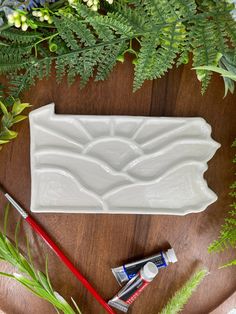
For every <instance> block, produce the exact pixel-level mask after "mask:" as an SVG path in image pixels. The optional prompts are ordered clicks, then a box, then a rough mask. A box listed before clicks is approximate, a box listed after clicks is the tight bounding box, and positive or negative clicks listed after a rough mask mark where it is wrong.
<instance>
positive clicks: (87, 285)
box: [0, 184, 115, 314]
mask: <svg viewBox="0 0 236 314" xmlns="http://www.w3.org/2000/svg"><path fill="white" fill-rule="evenodd" d="M0 191H1V192H2V193H3V194H4V195H5V197H6V199H7V200H8V201H9V202H10V203H11V204H12V206H13V207H14V208H15V209H16V210H17V211H18V212H19V214H20V215H21V216H22V217H23V218H24V220H25V221H27V223H28V224H29V225H30V226H31V228H32V229H33V230H34V231H35V232H36V233H37V234H38V235H39V236H40V237H41V238H42V239H43V240H44V241H45V242H46V243H47V245H48V246H49V247H50V248H51V249H52V250H53V251H54V253H56V255H57V256H58V257H59V259H60V260H61V261H62V262H63V263H64V264H65V265H66V266H67V268H69V270H70V271H71V272H72V273H73V274H74V275H75V277H76V278H77V279H78V280H79V281H80V282H81V283H82V284H83V285H84V287H85V288H86V289H87V290H88V291H89V292H90V293H91V294H92V295H93V297H94V298H95V299H96V300H97V301H98V302H99V303H100V304H101V305H102V306H103V308H104V309H105V310H106V311H107V313H111V314H115V312H114V311H113V309H112V308H111V307H110V306H109V305H108V304H107V302H106V301H105V300H104V299H103V298H102V297H101V296H100V295H99V294H98V292H97V291H96V290H95V289H94V288H93V287H92V286H91V284H90V283H89V282H88V281H87V279H86V278H85V277H84V276H83V275H82V274H81V273H80V271H79V270H78V269H77V268H76V267H75V266H74V265H73V264H72V262H71V261H70V260H69V259H68V258H67V257H66V256H65V254H64V253H63V252H62V251H61V250H60V248H59V247H58V246H57V245H56V243H55V242H54V241H53V240H52V239H51V238H50V237H49V235H48V234H47V233H46V232H45V231H44V230H43V229H42V228H41V227H40V226H39V224H38V223H37V222H36V221H35V220H34V219H33V218H32V217H31V216H30V215H29V214H28V213H27V212H26V211H25V210H24V209H23V208H22V207H21V206H20V205H19V204H18V203H17V202H16V201H15V200H14V199H13V198H12V197H11V195H9V194H8V193H7V191H6V190H5V189H4V187H3V186H2V185H1V184H0Z"/></svg>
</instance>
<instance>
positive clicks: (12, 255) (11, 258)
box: [0, 204, 81, 314]
mask: <svg viewBox="0 0 236 314" xmlns="http://www.w3.org/2000/svg"><path fill="white" fill-rule="evenodd" d="M8 211H9V204H8V205H7V207H6V210H5V216H4V227H3V231H0V261H4V262H8V263H9V264H11V265H12V266H14V267H15V268H16V269H17V271H18V272H17V273H16V272H14V273H13V274H10V273H5V272H0V276H5V277H9V278H12V279H14V280H16V281H18V282H19V283H20V284H21V285H22V286H24V287H25V288H27V289H28V290H29V291H30V292H32V293H33V294H35V295H36V296H38V297H40V298H42V299H44V300H46V301H48V302H49V303H51V304H52V305H53V306H54V307H55V309H57V311H58V310H59V311H61V312H63V313H65V314H76V313H78V314H81V312H80V310H79V308H78V305H77V304H76V303H75V301H74V300H73V299H72V301H73V303H74V305H75V310H74V309H73V308H72V307H71V306H70V304H69V303H68V302H67V301H66V300H65V299H64V298H63V297H62V296H61V295H60V294H59V293H58V292H56V291H55V290H54V289H53V287H52V284H51V282H50V279H49V274H48V261H47V259H46V263H45V274H44V273H43V272H42V271H40V270H36V269H35V267H34V265H33V262H32V257H31V253H30V248H29V244H28V240H27V250H28V259H27V258H26V257H25V256H24V255H23V254H21V252H20V250H19V248H18V241H17V239H18V231H19V224H17V227H16V230H15V244H14V243H13V242H12V241H10V240H9V239H8V237H7V236H6V229H7V220H8Z"/></svg>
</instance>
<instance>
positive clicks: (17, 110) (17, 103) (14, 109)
mask: <svg viewBox="0 0 236 314" xmlns="http://www.w3.org/2000/svg"><path fill="white" fill-rule="evenodd" d="M29 107H30V104H28V103H21V102H20V100H19V99H18V100H16V101H15V103H14V105H13V107H12V111H11V112H12V114H13V116H16V115H19V114H20V113H21V112H22V111H23V110H24V109H25V108H29Z"/></svg>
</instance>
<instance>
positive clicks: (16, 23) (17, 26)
mask: <svg viewBox="0 0 236 314" xmlns="http://www.w3.org/2000/svg"><path fill="white" fill-rule="evenodd" d="M14 25H15V27H16V28H20V27H21V22H20V20H15V22H14Z"/></svg>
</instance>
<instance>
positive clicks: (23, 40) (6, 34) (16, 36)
mask: <svg viewBox="0 0 236 314" xmlns="http://www.w3.org/2000/svg"><path fill="white" fill-rule="evenodd" d="M0 37H3V38H5V39H9V40H11V41H13V42H15V43H19V44H28V43H32V42H36V41H37V40H39V39H40V38H41V37H42V34H40V33H39V32H36V31H33V32H22V31H20V30H16V29H14V28H9V29H7V30H4V31H1V32H0Z"/></svg>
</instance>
